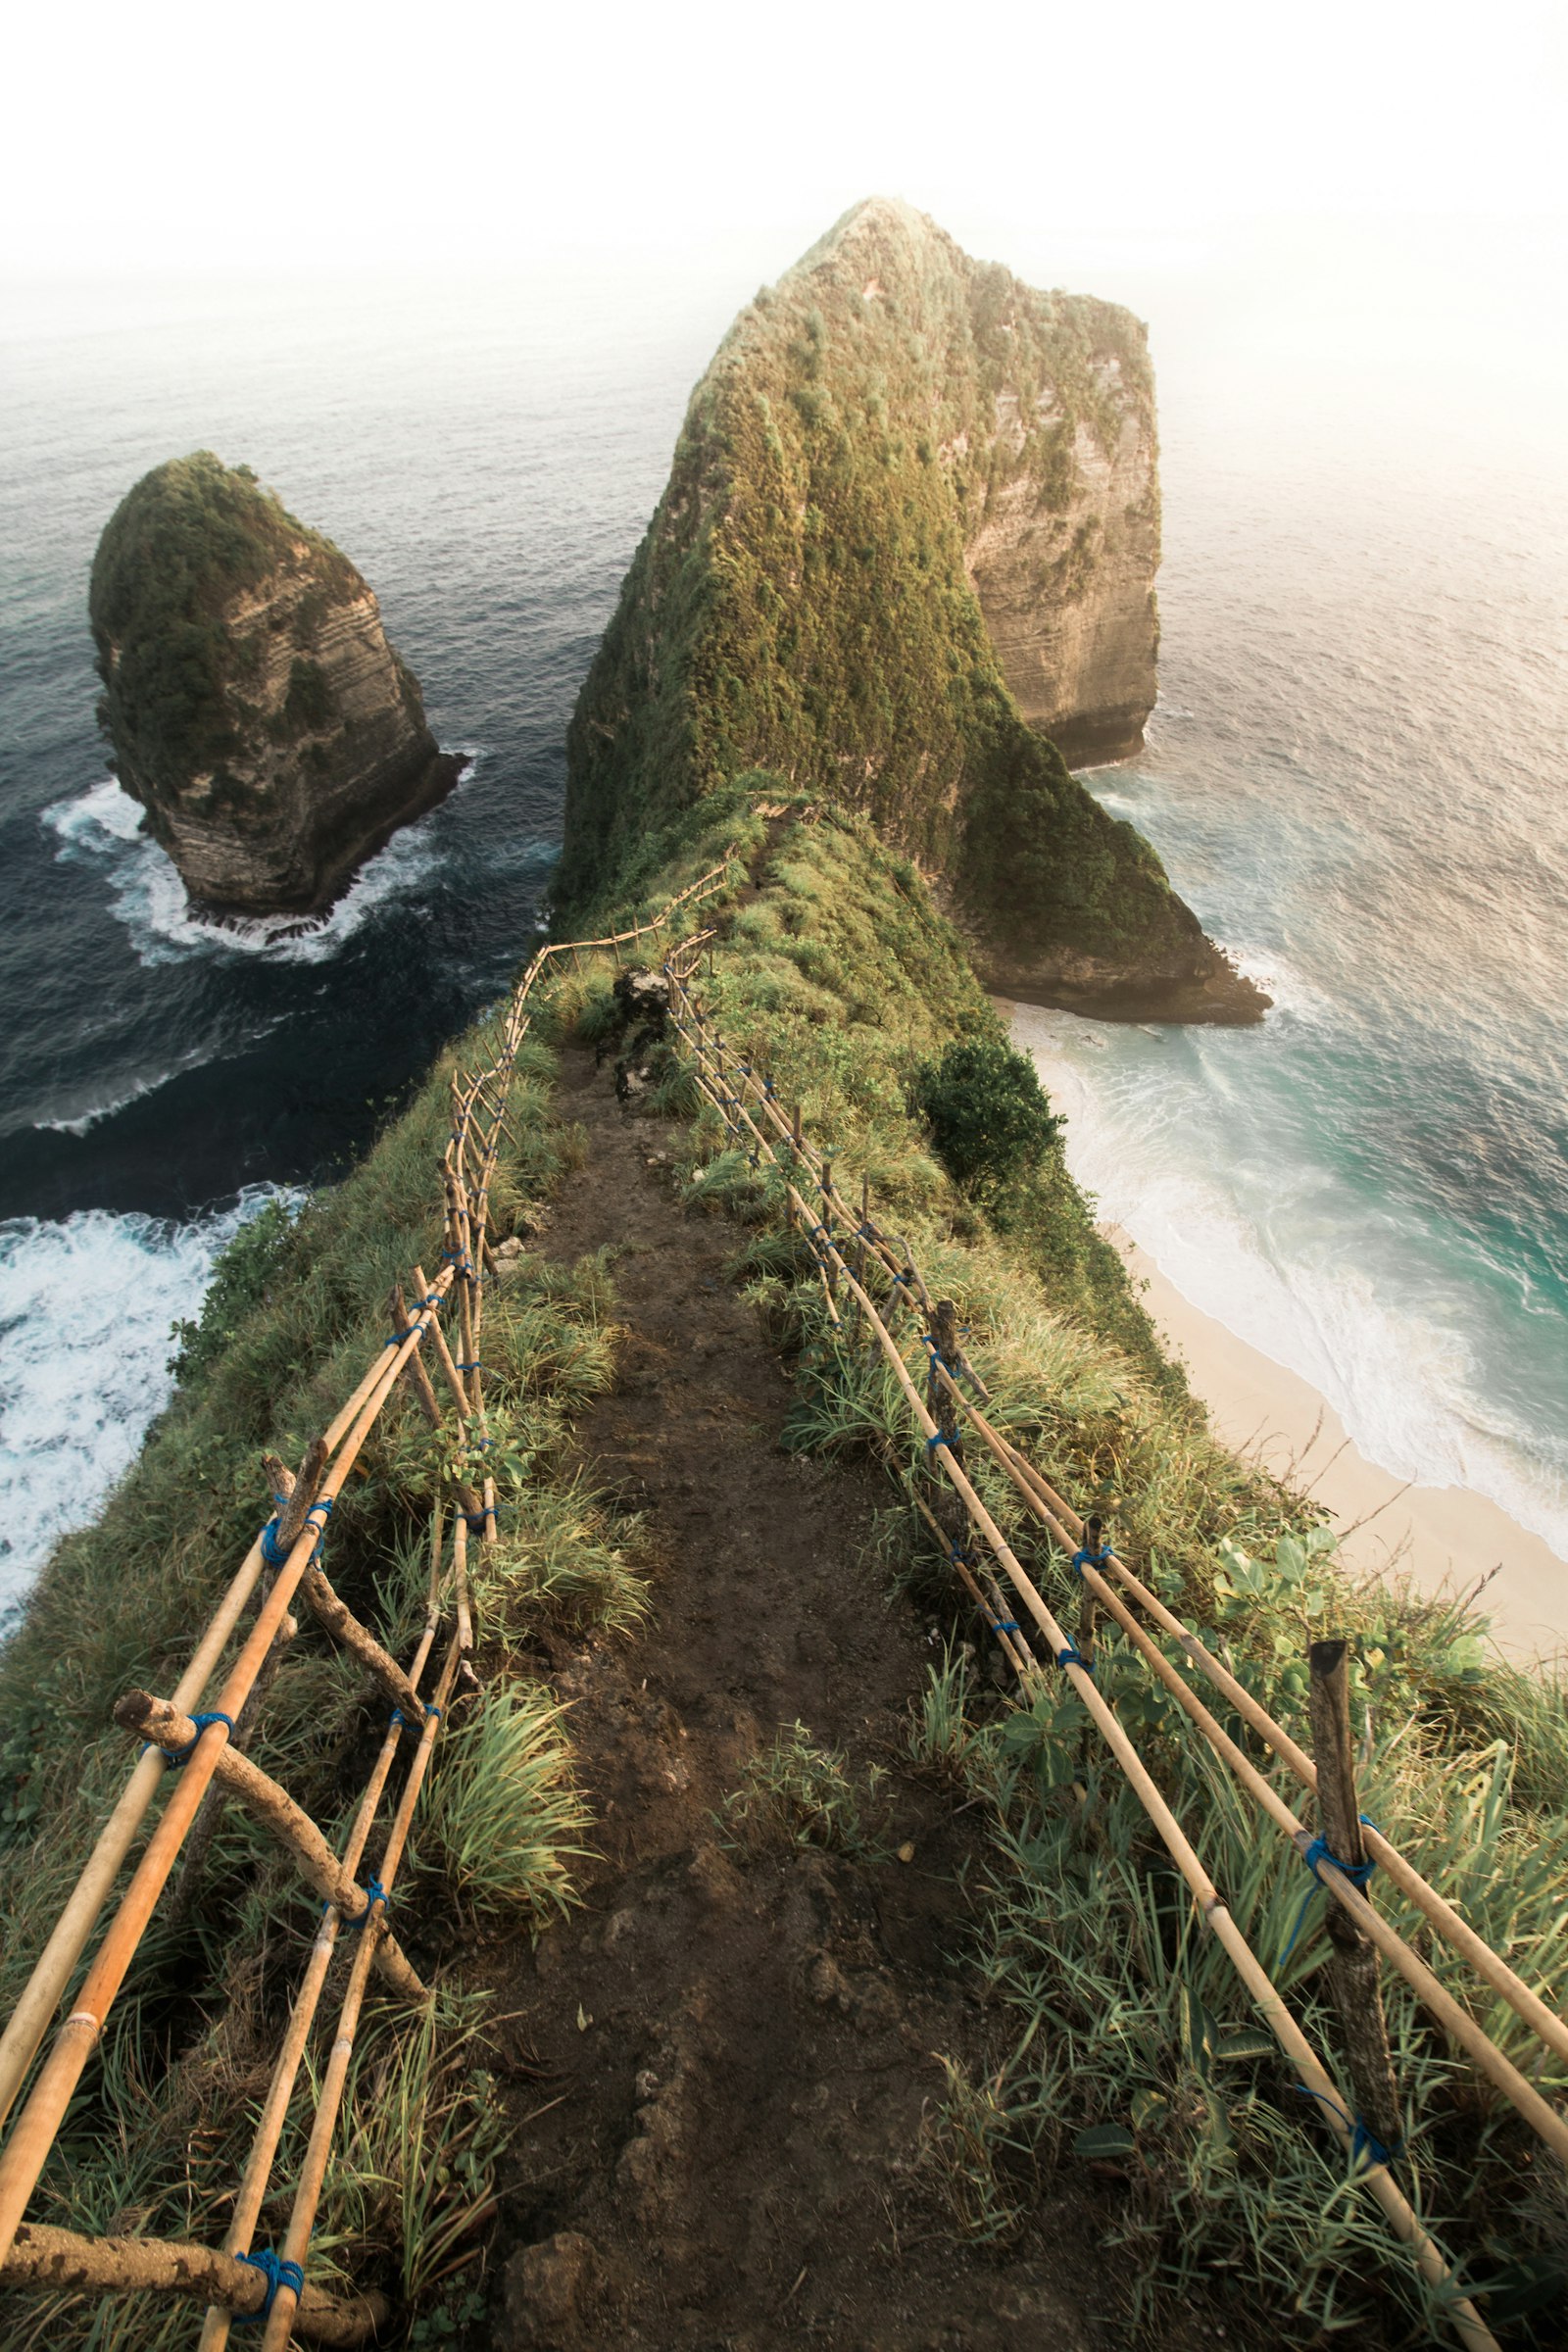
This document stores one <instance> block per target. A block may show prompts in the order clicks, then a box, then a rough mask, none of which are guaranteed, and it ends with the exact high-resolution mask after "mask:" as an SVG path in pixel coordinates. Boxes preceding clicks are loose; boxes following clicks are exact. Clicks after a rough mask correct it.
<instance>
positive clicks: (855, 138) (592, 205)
mask: <svg viewBox="0 0 1568 2352" xmlns="http://www.w3.org/2000/svg"><path fill="white" fill-rule="evenodd" d="M5 57H6V69H7V80H8V83H9V86H10V90H11V103H10V105H9V106H8V108H7V118H8V119H7V128H6V137H5V140H4V142H3V144H0V194H3V201H0V270H3V271H5V272H7V273H15V272H17V271H22V272H25V273H27V274H35V273H38V274H44V275H50V274H54V273H60V272H72V273H74V272H76V271H80V270H89V271H93V272H98V271H101V270H109V271H113V272H116V273H119V272H122V271H124V270H158V271H167V270H171V269H173V270H180V269H184V268H187V267H193V268H196V269H200V270H206V269H208V268H210V267H211V266H213V265H214V264H218V265H230V266H236V267H241V268H245V269H247V270H248V269H253V268H256V267H262V268H266V269H280V270H289V271H292V270H310V271H316V270H322V269H324V270H331V271H332V272H334V273H335V272H337V271H338V270H343V269H344V268H345V267H347V268H350V269H353V268H357V267H359V266H362V265H365V266H372V267H377V268H381V267H387V266H390V267H392V268H397V267H399V266H401V265H404V264H411V263H412V264H418V265H427V264H429V263H432V262H435V263H450V262H461V261H463V260H465V259H471V260H473V261H475V262H482V263H488V262H491V261H494V260H499V259H507V260H512V259H524V260H526V259H543V258H548V257H551V256H555V255H569V254H570V253H572V252H577V253H583V252H588V253H594V254H598V253H603V252H605V251H606V250H632V251H637V250H648V251H659V252H663V253H671V252H673V251H676V250H679V249H681V248H683V247H684V248H686V249H688V250H692V251H694V252H695V251H696V250H697V249H700V248H713V247H718V246H730V245H733V244H735V243H737V242H740V243H744V244H745V245H746V246H747V247H752V246H754V245H755V248H756V250H757V251H758V252H759V254H760V255H761V256H762V257H763V264H764V267H763V269H762V270H760V272H759V273H760V274H762V273H765V274H769V275H771V274H773V273H774V272H775V271H776V270H777V269H778V268H780V267H782V266H783V265H784V264H785V263H786V262H787V261H788V260H789V259H790V258H791V257H792V256H793V255H794V254H795V253H796V252H797V251H799V250H800V248H801V247H802V246H803V245H805V244H806V243H808V242H809V241H810V239H811V238H812V237H813V236H814V235H815V234H817V233H818V232H819V231H820V230H821V229H822V228H823V227H824V226H826V225H827V223H828V222H829V221H832V220H833V219H834V218H836V216H837V215H838V214H839V213H840V212H841V211H843V209H844V208H845V206H846V205H848V204H850V203H851V202H853V201H854V200H855V199H856V198H857V197H858V196H861V195H864V194H867V193H870V192H872V191H879V192H885V193H889V194H899V195H904V196H907V197H908V198H909V199H910V200H911V201H912V202H913V203H915V204H917V205H919V206H920V207H921V208H922V209H924V210H926V211H929V212H932V213H934V214H935V215H936V216H937V217H938V219H940V220H941V221H943V222H944V224H945V225H947V226H948V227H950V228H951V229H953V230H954V232H955V233H956V235H957V236H958V237H959V238H960V239H961V241H962V242H964V243H965V244H967V245H969V246H970V247H971V248H972V249H978V250H980V251H982V252H985V251H999V250H1001V251H1005V253H1006V255H1007V257H1008V258H1009V259H1011V260H1012V261H1014V262H1015V264H1016V265H1017V266H1019V267H1021V268H1022V267H1026V265H1027V263H1028V262H1029V260H1030V258H1031V249H1032V248H1034V247H1035V246H1036V245H1037V243H1039V242H1041V241H1043V240H1045V239H1047V238H1059V239H1061V240H1063V241H1065V242H1066V243H1068V244H1070V245H1074V246H1080V247H1081V246H1082V245H1083V244H1084V242H1085V241H1086V240H1092V239H1094V238H1096V237H1100V236H1108V237H1115V238H1121V239H1129V238H1130V239H1144V238H1147V239H1150V240H1153V241H1156V242H1159V243H1161V244H1163V245H1166V246H1168V245H1169V244H1170V243H1171V241H1173V240H1179V239H1180V238H1181V237H1183V236H1184V235H1188V234H1202V233H1204V232H1205V231H1206V230H1207V229H1208V228H1210V227H1211V226H1213V225H1214V224H1215V223H1216V222H1220V221H1235V220H1236V219H1237V218H1243V219H1246V218H1250V217H1255V216H1260V215H1268V216H1272V215H1279V214H1302V215H1317V214H1321V213H1324V212H1337V213H1342V214H1343V213H1351V214H1359V213H1371V214H1378V215H1389V214H1418V215H1450V216H1456V217H1460V218H1463V217H1466V216H1477V215H1491V216H1495V215H1507V216H1513V217H1519V216H1524V217H1530V216H1539V215H1541V214H1543V213H1546V212H1559V211H1561V210H1562V209H1564V205H1565V195H1564V174H1565V166H1564V161H1563V133H1564V119H1565V118H1564V101H1565V97H1568V72H1565V66H1568V8H1565V7H1564V6H1563V5H1562V0H1553V4H1547V0H1492V4H1490V5H1488V6H1486V7H1479V6H1474V5H1472V6H1470V7H1468V8H1465V9H1464V10H1462V11H1461V10H1459V9H1457V8H1455V7H1453V6H1452V5H1451V0H1421V4H1419V5H1417V4H1413V0H1306V4H1300V5H1296V6H1286V7H1282V6H1279V5H1272V6H1271V5H1269V4H1268V0H1185V4H1184V0H1157V5H1150V4H1148V0H1116V4H1115V5H1114V6H1108V7H1107V6H1102V5H1097V0H1070V5H1067V6H1059V5H1056V4H1055V0H1034V4H1032V5H1027V6H1019V5H1016V4H1015V0H1002V4H1001V5H998V6H990V7H988V6H985V5H981V6H978V7H977V6H975V5H974V4H973V0H946V4H945V5H942V6H940V7H938V6H929V5H925V4H924V0H921V4H920V5H905V6H895V5H883V6H870V5H866V4H865V0H826V4H824V0H788V4H787V5H785V6H782V7H769V8H761V7H758V6H756V5H755V4H754V5H752V6H747V5H745V0H669V4H667V5H663V6H661V5H658V4H657V0H646V4H645V5H641V6H638V7H635V8H632V7H625V6H622V5H621V4H620V0H608V4H607V0H596V4H595V5H590V6H583V5H581V4H580V0H579V4H578V5H570V4H569V0H556V4H554V5H552V6H550V7H549V8H544V7H540V6H538V5H534V4H532V0H521V4H520V5H513V6H508V7H496V6H489V5H473V4H472V0H467V4H464V0H459V5H456V6H452V5H443V4H442V0H425V4H424V5H420V6H417V7H416V6H412V5H408V4H407V0H375V4H374V5H373V6H372V5H368V4H365V0H361V4H357V5H352V6H348V5H344V0H267V4H266V5H262V6H252V7H239V8H235V7H232V6H229V7H224V6H222V5H221V4H220V5H218V6H215V5H214V4H213V0H138V5H135V6H126V5H124V0H116V4H115V5H114V6H112V7H111V6H108V5H106V4H105V0H85V4H84V5H81V6H77V7H71V8H57V9H45V8H33V9H28V10H25V11H18V12H17V13H16V14H15V15H14V16H13V18H12V21H11V29H10V30H9V32H8V35H7V41H6V51H5Z"/></svg>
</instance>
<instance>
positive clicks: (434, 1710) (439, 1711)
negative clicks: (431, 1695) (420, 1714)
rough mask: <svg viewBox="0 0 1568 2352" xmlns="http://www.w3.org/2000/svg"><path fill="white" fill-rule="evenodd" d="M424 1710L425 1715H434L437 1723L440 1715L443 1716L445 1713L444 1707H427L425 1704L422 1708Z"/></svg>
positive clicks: (440, 1717)
mask: <svg viewBox="0 0 1568 2352" xmlns="http://www.w3.org/2000/svg"><path fill="white" fill-rule="evenodd" d="M424 1711H425V1713H426V1715H433V1716H434V1717H435V1719H436V1721H437V1723H439V1722H440V1721H441V1719H442V1717H443V1716H444V1715H445V1713H446V1709H445V1707H428V1706H427V1707H426V1708H425V1710H424Z"/></svg>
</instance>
